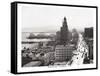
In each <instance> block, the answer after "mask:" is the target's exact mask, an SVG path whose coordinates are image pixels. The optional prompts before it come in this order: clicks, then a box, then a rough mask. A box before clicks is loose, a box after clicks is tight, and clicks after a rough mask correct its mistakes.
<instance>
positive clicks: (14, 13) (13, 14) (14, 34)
mask: <svg viewBox="0 0 100 76" xmlns="http://www.w3.org/2000/svg"><path fill="white" fill-rule="evenodd" d="M18 4H36V5H51V6H67V7H82V8H95V9H96V68H83V69H66V70H49V71H35V72H34V71H32V72H18V71H17V36H18V34H17V32H18V31H17V28H18V25H17V18H18V17H17V5H18ZM92 69H98V7H97V6H86V5H69V4H54V3H36V2H19V1H15V2H12V3H11V73H14V74H26V73H45V72H62V71H77V70H92Z"/></svg>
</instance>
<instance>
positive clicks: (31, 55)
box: [17, 3, 97, 72]
mask: <svg viewBox="0 0 100 76" xmlns="http://www.w3.org/2000/svg"><path fill="white" fill-rule="evenodd" d="M17 13H18V14H17V15H18V24H17V25H18V29H17V31H18V37H17V38H18V41H17V43H18V50H17V60H18V70H19V71H21V72H25V71H26V72H27V71H29V72H30V71H49V70H69V69H84V68H85V69H86V68H96V66H97V65H96V53H97V52H96V7H84V6H82V7H81V6H80V7H78V6H70V5H69V6H67V5H66V6H59V5H48V4H46V5H44V4H34V3H33V4H27V3H26V4H24V3H22V4H21V3H19V4H18V11H17Z"/></svg>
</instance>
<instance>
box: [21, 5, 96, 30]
mask: <svg viewBox="0 0 100 76" xmlns="http://www.w3.org/2000/svg"><path fill="white" fill-rule="evenodd" d="M21 12H22V15H21V16H22V31H23V32H56V31H59V30H60V27H61V26H62V22H63V18H64V17H66V19H67V24H68V29H69V30H72V29H73V28H75V29H77V30H79V31H83V30H84V28H85V27H93V26H96V10H95V8H82V7H68V6H50V5H31V4H22V11H21Z"/></svg>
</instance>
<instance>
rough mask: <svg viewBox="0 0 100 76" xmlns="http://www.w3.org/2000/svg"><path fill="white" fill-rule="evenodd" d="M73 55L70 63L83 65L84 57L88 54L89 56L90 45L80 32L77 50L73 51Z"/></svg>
mask: <svg viewBox="0 0 100 76" xmlns="http://www.w3.org/2000/svg"><path fill="white" fill-rule="evenodd" d="M73 54H74V55H73V57H72V59H71V61H70V62H68V64H70V65H81V64H83V61H84V58H85V56H86V54H87V56H88V46H87V44H86V42H85V41H84V39H83V36H82V35H81V34H79V39H78V43H77V50H75V51H74V52H73Z"/></svg>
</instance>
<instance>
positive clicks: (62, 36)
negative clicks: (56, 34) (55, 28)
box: [60, 17, 69, 45]
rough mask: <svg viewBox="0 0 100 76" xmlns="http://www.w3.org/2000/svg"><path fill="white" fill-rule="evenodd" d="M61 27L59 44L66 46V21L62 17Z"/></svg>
mask: <svg viewBox="0 0 100 76" xmlns="http://www.w3.org/2000/svg"><path fill="white" fill-rule="evenodd" d="M62 25H63V26H62V27H61V31H60V42H61V44H64V45H65V44H67V43H68V34H69V33H68V25H67V21H66V17H64V20H63V24H62Z"/></svg>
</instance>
